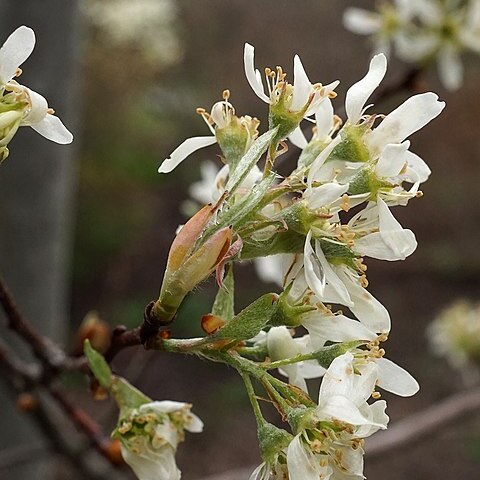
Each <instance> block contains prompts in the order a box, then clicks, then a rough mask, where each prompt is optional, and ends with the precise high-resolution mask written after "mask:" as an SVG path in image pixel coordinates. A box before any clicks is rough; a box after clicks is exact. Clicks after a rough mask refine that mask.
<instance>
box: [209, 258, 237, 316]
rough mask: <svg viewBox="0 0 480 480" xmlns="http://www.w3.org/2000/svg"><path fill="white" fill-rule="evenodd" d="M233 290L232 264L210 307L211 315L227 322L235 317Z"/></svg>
mask: <svg viewBox="0 0 480 480" xmlns="http://www.w3.org/2000/svg"><path fill="white" fill-rule="evenodd" d="M234 288H235V280H234V278H233V264H231V265H230V267H229V268H228V273H227V275H225V278H224V279H223V287H220V288H219V289H218V292H217V295H216V297H215V301H214V302H213V307H212V314H213V315H215V316H217V317H220V318H222V319H223V320H225V321H227V322H229V321H230V320H231V319H232V318H233V317H234V316H235V308H234Z"/></svg>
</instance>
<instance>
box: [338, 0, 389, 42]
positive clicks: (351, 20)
mask: <svg viewBox="0 0 480 480" xmlns="http://www.w3.org/2000/svg"><path fill="white" fill-rule="evenodd" d="M343 25H344V27H345V28H346V29H347V30H350V31H351V32H353V33H357V34H359V35H371V34H372V33H377V32H378V31H379V30H380V29H381V28H382V18H381V17H380V15H378V13H375V12H369V11H367V10H363V9H362V8H354V7H351V8H347V9H346V10H345V12H344V14H343Z"/></svg>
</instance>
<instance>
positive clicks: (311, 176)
mask: <svg viewBox="0 0 480 480" xmlns="http://www.w3.org/2000/svg"><path fill="white" fill-rule="evenodd" d="M341 140H342V138H341V136H340V135H337V136H336V137H335V138H334V139H333V140H332V141H331V142H330V143H329V144H328V145H327V146H326V147H325V148H324V149H323V150H322V153H320V155H319V156H318V157H317V158H316V159H315V160H314V161H313V163H312V165H311V166H310V170H309V172H308V177H307V184H308V186H311V185H312V183H313V182H314V181H315V180H317V178H316V175H317V174H318V173H319V171H320V169H321V168H322V166H323V164H324V163H325V161H326V160H327V158H328V156H329V155H330V154H331V153H332V150H333V149H334V148H335V147H336V146H337V145H338V144H339V143H340V142H341Z"/></svg>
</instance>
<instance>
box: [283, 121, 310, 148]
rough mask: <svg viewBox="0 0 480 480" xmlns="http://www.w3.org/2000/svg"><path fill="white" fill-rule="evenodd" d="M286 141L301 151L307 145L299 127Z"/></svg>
mask: <svg viewBox="0 0 480 480" xmlns="http://www.w3.org/2000/svg"><path fill="white" fill-rule="evenodd" d="M288 139H289V140H290V141H291V142H292V143H293V144H294V145H295V146H296V147H298V148H301V149H302V150H303V149H304V148H305V147H306V146H307V145H308V142H307V139H306V138H305V135H304V133H303V131H302V129H301V128H300V127H297V128H296V129H295V130H294V131H293V132H292V133H291V134H290V135H289V136H288Z"/></svg>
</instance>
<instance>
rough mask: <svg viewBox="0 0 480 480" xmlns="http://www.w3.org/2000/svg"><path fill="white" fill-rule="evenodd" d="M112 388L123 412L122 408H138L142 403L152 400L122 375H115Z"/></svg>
mask: <svg viewBox="0 0 480 480" xmlns="http://www.w3.org/2000/svg"><path fill="white" fill-rule="evenodd" d="M111 390H112V394H113V396H114V397H115V400H116V401H117V404H118V406H119V408H120V411H121V414H122V410H123V411H125V410H127V409H131V408H138V407H140V406H141V405H143V404H145V403H150V402H151V401H152V399H151V398H150V397H147V396H146V395H145V394H143V393H142V392H141V391H140V390H138V389H137V388H135V387H134V386H133V385H132V384H130V383H129V382H127V380H125V379H124V378H122V377H113V380H112V387H111Z"/></svg>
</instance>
